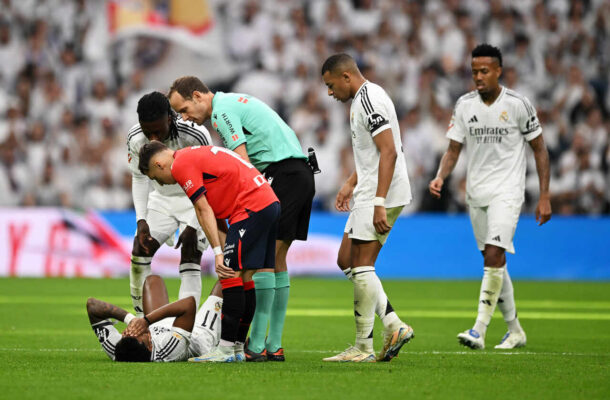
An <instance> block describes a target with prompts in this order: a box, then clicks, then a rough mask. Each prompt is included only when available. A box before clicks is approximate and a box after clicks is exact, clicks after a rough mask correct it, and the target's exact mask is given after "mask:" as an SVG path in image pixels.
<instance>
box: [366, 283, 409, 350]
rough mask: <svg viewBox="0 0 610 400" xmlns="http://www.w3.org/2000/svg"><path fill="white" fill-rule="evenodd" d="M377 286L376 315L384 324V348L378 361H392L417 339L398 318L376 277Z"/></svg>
mask: <svg viewBox="0 0 610 400" xmlns="http://www.w3.org/2000/svg"><path fill="white" fill-rule="evenodd" d="M375 278H376V285H377V304H376V305H375V313H376V314H377V315H378V316H379V318H380V319H381V322H382V323H383V328H384V329H383V347H382V349H381V351H380V352H379V355H378V356H377V360H378V361H390V360H392V358H394V357H396V356H397V355H398V352H399V351H400V349H401V348H402V346H404V345H405V344H407V343H409V341H410V340H411V339H413V338H414V337H415V335H414V333H413V328H411V327H410V326H409V325H407V324H405V323H404V322H402V321H401V320H400V318H398V315H396V311H394V308H393V307H392V304H390V300H388V296H387V295H386V294H385V291H384V290H383V285H382V284H381V280H379V277H378V276H377V275H375Z"/></svg>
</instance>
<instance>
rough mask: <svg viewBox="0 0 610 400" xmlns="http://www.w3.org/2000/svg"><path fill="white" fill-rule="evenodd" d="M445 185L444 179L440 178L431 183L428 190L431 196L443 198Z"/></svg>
mask: <svg viewBox="0 0 610 400" xmlns="http://www.w3.org/2000/svg"><path fill="white" fill-rule="evenodd" d="M443 183H445V181H444V180H443V178H439V177H438V176H437V177H436V178H434V179H432V180H431V181H430V184H429V185H428V190H430V194H431V195H432V196H434V197H436V198H437V199H440V198H441V189H442V188H443Z"/></svg>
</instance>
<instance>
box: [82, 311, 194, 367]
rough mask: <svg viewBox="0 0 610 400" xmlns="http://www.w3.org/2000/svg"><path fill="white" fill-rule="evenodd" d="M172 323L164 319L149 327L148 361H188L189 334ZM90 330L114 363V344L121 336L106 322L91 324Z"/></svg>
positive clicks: (168, 319)
mask: <svg viewBox="0 0 610 400" xmlns="http://www.w3.org/2000/svg"><path fill="white" fill-rule="evenodd" d="M173 321H174V318H166V319H164V320H162V321H159V322H156V323H154V324H152V325H151V326H150V328H149V330H150V339H151V342H152V352H151V355H150V361H153V362H172V361H185V360H187V359H188V357H189V345H190V341H191V333H190V332H187V331H185V330H184V329H181V328H178V327H175V326H172V324H173ZM92 328H93V331H94V332H95V335H96V336H97V338H98V340H99V342H100V345H101V346H102V349H103V350H104V352H105V353H106V355H108V357H110V359H111V360H113V361H114V360H115V354H114V351H115V348H116V344H117V343H118V342H119V340H121V338H122V335H121V334H120V333H119V331H118V330H117V329H116V328H115V327H114V325H113V324H112V322H110V321H108V320H104V321H102V322H98V323H97V324H93V325H92Z"/></svg>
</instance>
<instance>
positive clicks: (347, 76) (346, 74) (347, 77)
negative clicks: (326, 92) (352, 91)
mask: <svg viewBox="0 0 610 400" xmlns="http://www.w3.org/2000/svg"><path fill="white" fill-rule="evenodd" d="M341 76H342V77H343V79H344V80H345V82H349V81H350V79H351V75H350V74H349V72H347V71H343V73H341Z"/></svg>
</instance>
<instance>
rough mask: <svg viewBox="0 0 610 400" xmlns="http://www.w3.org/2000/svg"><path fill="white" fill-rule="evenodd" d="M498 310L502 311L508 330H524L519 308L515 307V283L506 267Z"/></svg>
mask: <svg viewBox="0 0 610 400" xmlns="http://www.w3.org/2000/svg"><path fill="white" fill-rule="evenodd" d="M498 308H499V309H500V311H502V316H503V317H504V321H505V322H506V324H507V325H508V330H509V331H511V332H521V331H523V328H522V327H521V324H520V323H519V318H517V307H516V306H515V293H514V289H513V282H512V281H511V279H510V276H509V275H508V268H506V264H505V265H504V280H503V281H502V291H501V292H500V297H499V298H498Z"/></svg>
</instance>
